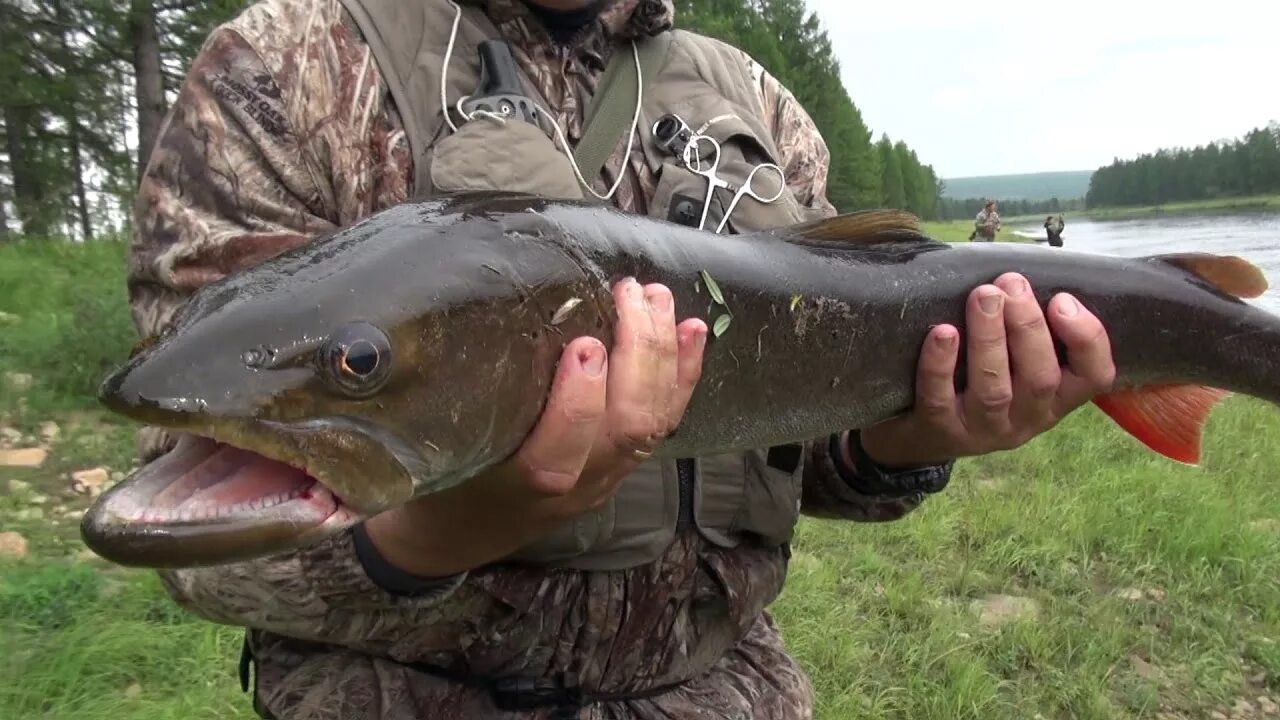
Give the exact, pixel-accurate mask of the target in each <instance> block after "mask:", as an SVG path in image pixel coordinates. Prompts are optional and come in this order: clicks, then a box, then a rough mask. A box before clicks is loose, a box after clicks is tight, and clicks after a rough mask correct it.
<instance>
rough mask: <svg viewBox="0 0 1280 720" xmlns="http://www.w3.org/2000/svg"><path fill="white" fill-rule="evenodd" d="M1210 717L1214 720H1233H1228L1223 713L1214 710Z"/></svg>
mask: <svg viewBox="0 0 1280 720" xmlns="http://www.w3.org/2000/svg"><path fill="white" fill-rule="evenodd" d="M1209 717H1210V718H1211V719H1212V720H1231V719H1230V718H1228V717H1227V716H1226V715H1224V714H1223V713H1221V712H1219V711H1217V710H1214V711H1213V712H1211V713H1209Z"/></svg>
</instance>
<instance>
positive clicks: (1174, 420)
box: [1093, 385, 1230, 465]
mask: <svg viewBox="0 0 1280 720" xmlns="http://www.w3.org/2000/svg"><path fill="white" fill-rule="evenodd" d="M1229 394H1230V393H1228V392H1227V391H1225V390H1219V389H1217V388H1211V387H1205V386H1203V385H1147V386H1143V387H1137V388H1126V389H1123V390H1117V391H1115V392H1111V393H1108V394H1106V395H1100V396H1098V397H1096V398H1094V399H1093V402H1094V404H1095V405H1097V406H1098V407H1099V408H1100V409H1101V410H1102V412H1104V413H1106V414H1107V416H1109V417H1110V418H1111V419H1112V420H1114V421H1116V424H1118V425H1119V426H1120V427H1121V428H1123V429H1124V430H1125V432H1127V433H1129V434H1130V435H1132V436H1134V437H1135V438H1137V439H1138V440H1139V441H1141V442H1142V443H1143V444H1144V445H1146V446H1147V447H1149V448H1151V449H1152V450H1155V451H1156V452H1158V453H1160V454H1161V455H1164V456H1165V457H1167V458H1169V459H1171V460H1176V461H1178V462H1181V463H1186V464H1188V465H1199V464H1200V438H1201V434H1202V431H1203V430H1204V424H1205V421H1206V420H1208V419H1209V413H1210V412H1212V411H1213V407H1214V406H1215V405H1217V404H1218V403H1219V402H1220V401H1221V400H1222V399H1223V398H1225V397H1227V396H1228V395H1229Z"/></svg>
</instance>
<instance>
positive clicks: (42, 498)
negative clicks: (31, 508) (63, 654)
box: [29, 495, 49, 505]
mask: <svg viewBox="0 0 1280 720" xmlns="http://www.w3.org/2000/svg"><path fill="white" fill-rule="evenodd" d="M29 502H30V503H31V504H32V505H43V504H45V503H47V502H49V496H48V495H32V496H31V498H30V500H29Z"/></svg>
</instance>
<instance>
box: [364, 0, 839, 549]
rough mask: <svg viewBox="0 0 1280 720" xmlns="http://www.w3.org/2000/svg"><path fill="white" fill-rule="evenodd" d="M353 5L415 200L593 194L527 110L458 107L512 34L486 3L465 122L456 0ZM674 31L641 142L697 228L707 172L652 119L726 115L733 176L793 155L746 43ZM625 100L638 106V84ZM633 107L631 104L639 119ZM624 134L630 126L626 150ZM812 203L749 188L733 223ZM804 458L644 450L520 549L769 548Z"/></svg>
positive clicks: (475, 14) (724, 142)
mask: <svg viewBox="0 0 1280 720" xmlns="http://www.w3.org/2000/svg"><path fill="white" fill-rule="evenodd" d="M341 2H342V4H343V5H344V6H345V7H346V9H347V10H348V11H349V12H350V14H351V16H352V18H353V19H354V20H355V22H356V24H357V25H358V27H359V28H360V31H361V32H362V33H363V35H364V39H365V41H366V43H367V44H368V46H369V48H370V51H371V52H372V53H373V57H374V59H375V60H376V61H377V63H378V67H379V69H380V70H381V73H382V76H383V78H384V80H385V82H386V83H387V86H388V91H389V93H390V95H391V99H392V101H393V102H394V103H395V107H396V109H397V110H398V112H399V114H400V118H401V121H402V124H403V126H404V131H405V134H406V136H407V139H408V144H409V148H410V152H411V155H412V158H413V163H414V165H413V167H414V188H413V190H412V191H411V194H412V195H413V196H414V197H415V199H425V198H427V197H430V196H432V195H436V194H442V193H451V192H459V191H467V190H486V189H496V190H512V191H524V192H531V193H537V194H540V195H543V196H546V197H556V198H565V199H581V198H583V197H584V193H583V191H582V188H581V186H580V185H579V183H578V181H577V178H576V176H575V174H574V171H573V168H572V166H571V165H570V162H569V159H568V158H567V157H566V155H565V154H564V152H563V150H562V149H561V147H560V146H558V145H557V144H556V143H557V141H556V140H555V139H554V136H552V135H549V134H548V133H547V132H545V131H544V130H542V129H540V128H538V127H536V126H534V125H532V124H530V123H528V122H524V121H522V120H508V121H506V122H501V123H499V122H492V121H490V120H488V119H485V118H480V117H477V118H476V119H473V120H471V121H464V119H463V118H461V117H460V116H458V115H457V114H456V112H454V106H455V105H456V104H457V102H458V100H459V98H461V97H463V96H466V95H470V94H471V93H473V92H475V90H476V88H477V87H478V85H479V82H480V78H479V61H478V55H477V47H478V45H479V44H480V43H481V42H482V41H484V40H488V39H500V37H501V36H500V35H499V34H498V31H497V29H496V28H495V27H494V26H493V24H492V22H490V21H489V19H488V18H487V17H486V16H485V15H484V12H483V9H482V8H481V7H478V6H477V4H476V1H475V0H472V1H471V2H462V3H461V6H462V16H461V21H460V22H459V24H458V30H457V36H456V38H455V39H454V47H453V52H452V55H451V57H450V60H449V68H448V73H447V86H446V87H445V93H444V94H445V97H446V100H447V104H448V108H449V110H448V111H450V112H454V114H453V115H451V116H450V117H452V118H453V121H454V123H455V124H456V125H457V126H458V130H457V132H453V131H451V129H450V128H449V126H448V123H447V122H446V121H445V116H444V112H445V111H446V109H445V108H443V107H441V101H440V97H441V93H440V86H441V69H442V65H443V63H444V59H445V51H446V47H447V46H448V43H449V37H450V33H451V28H452V27H453V24H454V18H455V13H456V10H455V8H454V6H453V5H452V4H451V3H450V2H448V0H341ZM481 4H482V3H481ZM668 39H669V41H670V44H669V47H668V49H667V53H666V58H665V60H664V61H663V62H662V64H661V69H660V71H659V72H658V74H657V76H656V77H654V78H651V79H649V81H648V82H646V86H647V88H646V91H645V98H644V102H643V103H642V105H641V111H640V125H639V129H638V131H637V135H638V138H637V144H638V145H639V147H640V148H641V149H643V152H644V160H645V162H646V163H648V165H649V168H650V169H651V170H652V171H653V172H654V173H655V175H656V177H657V178H658V183H657V191H656V193H655V194H654V195H653V197H651V198H649V202H648V208H649V214H650V215H652V216H655V217H659V218H663V219H667V220H673V221H677V222H681V221H683V222H686V223H687V224H692V225H696V224H697V222H698V220H699V219H700V216H701V212H702V202H703V198H704V196H705V193H706V186H707V181H706V179H705V178H704V177H703V176H701V175H697V174H695V173H693V172H691V171H690V170H688V169H687V168H685V167H684V166H683V165H681V164H680V163H679V162H678V160H677V158H675V157H674V156H672V155H669V154H667V153H664V152H662V151H661V150H660V149H659V148H658V146H657V145H656V144H655V142H654V140H653V138H652V135H651V129H652V127H653V124H654V122H655V121H656V120H657V119H658V118H659V117H661V116H663V115H664V114H666V113H676V114H678V115H679V116H680V117H682V118H684V119H685V120H686V121H688V123H689V124H690V125H691V126H693V127H694V129H695V130H696V129H699V126H700V125H701V124H702V123H703V122H705V121H707V120H711V119H713V118H719V120H718V121H717V122H715V123H713V124H712V125H711V126H710V127H709V128H707V129H706V130H705V134H707V135H710V136H711V137H713V138H715V139H716V140H717V141H718V142H719V143H720V144H721V148H722V151H721V162H720V166H719V172H720V174H721V175H722V177H724V178H725V179H726V180H728V181H729V182H730V183H734V184H736V185H741V184H742V183H744V182H745V181H746V180H747V174H748V173H749V172H750V171H751V169H752V167H754V166H755V165H756V164H757V163H760V162H771V163H775V164H777V165H779V166H781V165H782V162H781V160H782V158H781V157H780V153H779V152H778V148H777V147H776V146H775V144H774V142H773V137H772V134H771V133H770V132H769V131H768V129H767V127H766V126H765V125H764V123H763V122H762V121H761V118H760V115H761V114H762V112H763V111H762V108H761V102H760V99H759V89H758V83H757V81H756V80H755V79H754V78H752V76H751V72H750V69H749V68H748V67H746V66H745V65H744V63H743V62H742V56H741V54H739V53H738V52H737V51H736V50H734V49H733V48H731V47H729V46H727V45H725V44H723V43H720V42H718V41H715V40H712V39H710V38H706V37H702V36H699V35H696V34H693V33H689V32H684V31H679V30H675V31H671V32H670V33H669V38H661V41H664V42H665V41H666V40H668ZM650 41H653V40H650ZM629 50H630V48H629V47H619V48H617V50H616V51H615V52H617V53H624V52H625V53H626V56H627V57H628V59H630V56H631V53H630V52H629ZM520 74H521V81H522V83H523V85H524V93H525V94H526V95H527V96H529V97H530V98H532V99H533V100H535V101H537V102H538V103H539V104H541V105H542V107H544V108H546V107H548V106H549V105H548V103H547V102H546V100H545V99H544V98H542V97H540V96H539V95H538V94H537V90H536V88H535V87H534V84H533V83H531V82H530V81H529V79H528V78H527V77H525V76H524V71H523V69H520ZM626 102H628V103H634V102H635V100H634V95H633V96H632V97H631V98H628V99H627V100H626ZM632 110H633V106H629V109H628V117H629V116H630V113H631V111H632ZM589 112H590V109H589ZM626 136H627V133H626V132H623V133H622V134H621V136H620V137H619V138H618V139H617V142H616V143H615V145H614V148H615V149H616V148H617V144H621V143H624V142H625V141H626ZM633 152H635V150H634V149H633ZM624 171H625V170H624ZM590 179H592V180H594V178H590ZM730 199H731V195H730V194H729V193H728V192H726V191H720V192H719V193H717V198H716V202H714V203H713V209H712V212H711V213H710V215H711V217H710V218H709V219H708V224H709V225H710V227H713V228H714V227H715V226H716V225H717V224H718V223H719V220H720V218H721V217H723V212H724V206H725V205H727V204H728V202H729V200H730ZM691 211H692V213H691ZM813 213H814V211H812V210H809V209H807V208H805V207H804V206H803V205H801V204H800V203H798V202H797V201H796V200H795V198H794V196H793V195H792V194H791V193H789V192H784V193H783V194H782V196H781V197H780V198H779V199H778V200H777V201H775V202H773V203H770V204H763V203H759V202H755V201H753V200H750V199H746V198H744V199H743V200H742V201H741V202H739V204H738V206H737V207H736V208H735V209H734V212H733V215H732V217H731V218H730V222H729V223H728V230H727V231H731V232H750V231H753V230H759V229H766V228H772V227H779V226H783V225H788V224H791V223H796V222H801V221H804V220H809V219H813ZM690 214H692V218H691V220H690V219H689V216H690ZM641 280H642V281H643V278H641ZM803 455H804V453H802V452H800V447H799V446H788V447H784V448H777V449H774V450H772V451H770V450H758V451H750V452H746V453H735V454H731V455H719V456H713V457H703V458H697V459H690V460H683V461H674V460H669V461H660V460H657V459H653V460H649V461H646V462H644V463H642V464H641V465H640V466H639V467H638V468H637V469H636V470H635V471H634V472H632V474H631V475H629V476H628V477H627V478H626V479H625V480H624V481H623V482H622V483H621V487H620V488H619V490H618V492H617V494H616V495H615V496H614V497H613V498H612V499H611V500H610V501H609V502H608V503H607V504H605V505H604V506H603V507H601V508H599V509H598V510H594V511H590V512H587V513H586V514H584V515H581V516H579V517H577V518H575V519H574V520H571V521H569V522H567V523H566V524H565V525H564V526H562V527H561V528H559V529H558V530H557V531H555V532H553V533H552V534H551V535H549V536H547V537H545V538H543V539H542V540H541V541H539V542H537V543H535V544H533V545H531V546H528V547H526V548H524V549H522V550H520V551H519V552H517V553H515V554H514V555H513V556H511V557H510V558H508V559H509V560H511V561H516V562H527V563H536V564H543V565H548V566H551V567H562V568H573V569H580V570H616V569H623V568H627V567H633V566H636V565H641V564H645V563H648V562H651V561H653V560H656V559H657V558H658V557H659V556H660V555H661V554H662V553H663V552H664V551H665V550H666V548H667V547H668V546H669V544H670V543H671V542H672V540H673V539H674V537H675V534H676V530H677V528H678V527H680V526H682V525H693V526H696V528H697V530H698V531H699V532H700V533H701V534H702V535H703V536H704V537H705V538H707V539H708V540H709V541H711V542H712V543H715V544H716V545H719V546H722V547H734V546H736V545H737V544H738V543H740V542H742V541H743V540H744V539H745V538H752V541H754V542H762V543H765V544H767V545H771V546H777V545H782V544H785V543H787V542H789V541H790V539H791V537H792V533H793V532H794V527H795V524H796V521H797V520H798V518H799V512H800V491H801V476H802V473H803V469H804V462H803Z"/></svg>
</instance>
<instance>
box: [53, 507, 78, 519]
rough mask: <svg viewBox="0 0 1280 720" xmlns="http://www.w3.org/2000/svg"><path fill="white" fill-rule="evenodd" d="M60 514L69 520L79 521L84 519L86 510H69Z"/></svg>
mask: <svg viewBox="0 0 1280 720" xmlns="http://www.w3.org/2000/svg"><path fill="white" fill-rule="evenodd" d="M58 514H59V515H60V516H62V517H64V518H67V519H69V520H79V519H80V518H82V517H84V510H81V509H80V508H67V509H65V510H63V511H62V512H60V513H58Z"/></svg>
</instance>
